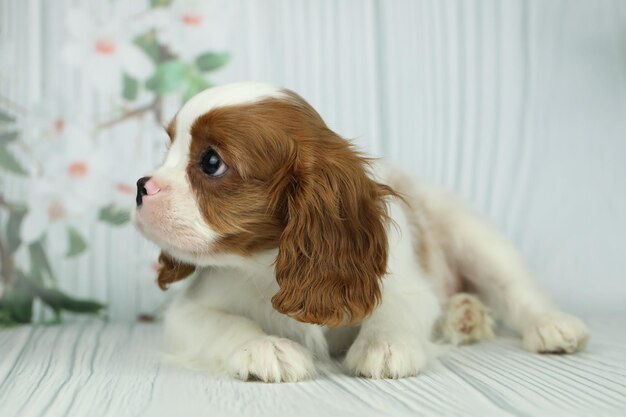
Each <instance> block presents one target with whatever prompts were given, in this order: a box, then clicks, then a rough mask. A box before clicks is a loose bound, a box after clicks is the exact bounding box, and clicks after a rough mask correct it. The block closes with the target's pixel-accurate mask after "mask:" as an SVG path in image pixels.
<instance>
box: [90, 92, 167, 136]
mask: <svg viewBox="0 0 626 417" xmlns="http://www.w3.org/2000/svg"><path fill="white" fill-rule="evenodd" d="M160 102H161V99H160V98H159V97H157V98H155V99H154V100H153V101H152V103H150V104H148V105H146V106H143V107H139V108H136V109H134V110H130V111H128V112H126V113H124V114H122V115H121V116H120V117H118V118H116V119H113V120H109V121H108V122H104V123H101V124H99V125H98V128H99V129H108V128H110V127H113V126H115V125H116V124H118V123H122V122H123V121H126V120H128V119H131V118H133V117H139V116H142V115H143V114H145V113H148V112H154V113H155V114H156V115H157V116H158V112H159V111H160V107H161V105H160Z"/></svg>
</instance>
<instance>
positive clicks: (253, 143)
mask: <svg viewBox="0 0 626 417" xmlns="http://www.w3.org/2000/svg"><path fill="white" fill-rule="evenodd" d="M288 94H289V98H288V99H282V100H281V99H267V100H264V101H262V102H257V103H253V104H247V105H237V106H228V107H221V108H217V109H214V110H211V111H210V112H208V113H207V114H205V115H204V116H202V117H200V118H198V120H197V121H196V122H195V123H194V125H193V126H192V128H191V136H192V143H191V149H190V161H189V165H188V167H187V175H188V177H189V180H190V182H191V185H192V189H193V190H194V193H195V194H196V198H197V201H198V203H199V206H200V209H201V211H202V213H203V215H204V217H205V219H206V221H207V222H208V224H210V225H211V227H212V228H214V229H215V230H216V231H217V232H218V233H219V234H220V235H221V236H222V238H221V239H220V240H219V241H218V242H217V244H216V245H215V247H214V248H213V250H215V251H220V252H227V253H232V252H235V253H240V254H243V255H248V254H251V253H254V252H257V251H260V250H265V249H271V248H278V257H277V259H276V279H277V282H278V284H279V287H280V289H279V291H278V293H277V294H276V295H274V297H273V298H272V303H273V305H274V307H275V308H276V309H277V310H278V311H280V312H282V313H284V314H288V315H290V316H292V317H294V318H295V319H297V320H300V321H304V322H309V323H318V324H327V325H331V326H336V325H340V324H344V323H354V322H358V321H360V320H362V319H363V318H365V317H366V316H367V315H368V314H370V313H371V311H372V310H373V309H374V308H375V307H376V305H377V304H378V303H379V301H380V297H381V291H380V287H379V280H380V279H381V278H382V277H383V275H384V274H385V273H386V268H387V250H388V248H387V233H386V225H387V223H388V217H387V212H386V210H387V209H386V204H385V202H384V199H385V198H386V197H387V196H391V195H395V193H394V192H393V190H392V189H391V188H389V187H387V186H385V185H381V184H378V183H376V182H374V181H373V180H371V179H370V178H369V177H368V175H367V172H366V170H367V164H368V161H367V159H366V158H364V157H362V156H361V155H360V154H359V153H358V152H356V151H355V150H354V149H353V147H352V146H351V144H350V143H349V142H347V141H346V140H344V139H343V138H341V137H339V136H338V135H337V134H335V133H334V132H333V131H331V130H330V129H329V128H328V127H327V126H326V124H325V123H324V121H323V120H322V118H321V117H320V116H319V115H318V114H317V112H316V111H315V110H314V109H313V108H312V107H311V106H310V105H308V104H307V103H306V102H305V101H304V100H303V99H302V98H300V97H299V96H297V95H296V94H295V93H291V92H289V93H288ZM209 148H213V149H215V150H216V151H217V152H218V153H219V154H220V156H221V157H222V159H223V161H224V162H225V163H226V164H227V165H228V166H229V169H228V171H227V172H226V173H225V174H224V175H223V176H221V177H217V178H215V177H209V176H207V175H206V174H205V173H204V172H203V171H202V169H201V161H202V157H203V156H204V154H205V152H206V151H207V150H208V149H209Z"/></svg>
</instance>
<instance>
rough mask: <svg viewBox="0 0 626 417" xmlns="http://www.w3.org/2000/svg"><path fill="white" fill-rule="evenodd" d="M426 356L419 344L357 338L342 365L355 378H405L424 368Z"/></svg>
mask: <svg viewBox="0 0 626 417" xmlns="http://www.w3.org/2000/svg"><path fill="white" fill-rule="evenodd" d="M426 362H427V355H426V352H424V348H423V347H422V346H420V345H419V343H406V342H403V341H397V342H390V341H387V340H361V339H359V338H357V340H356V341H355V342H354V344H353V345H352V346H351V347H350V349H349V350H348V354H347V355H346V359H345V365H346V366H347V368H348V369H349V370H350V372H352V373H353V374H355V375H359V376H364V377H367V378H405V377H408V376H414V375H417V374H418V373H419V372H420V371H421V370H422V369H424V367H425V366H426Z"/></svg>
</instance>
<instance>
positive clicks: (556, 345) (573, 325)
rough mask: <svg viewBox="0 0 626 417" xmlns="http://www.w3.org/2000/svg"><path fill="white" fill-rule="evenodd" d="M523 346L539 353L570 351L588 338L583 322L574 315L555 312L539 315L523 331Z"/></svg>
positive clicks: (574, 349)
mask: <svg viewBox="0 0 626 417" xmlns="http://www.w3.org/2000/svg"><path fill="white" fill-rule="evenodd" d="M523 339H524V348H525V349H527V350H529V351H531V352H540V353H572V352H577V351H579V350H582V349H583V348H584V347H585V344H586V343H587V340H588V339H589V332H588V331H587V326H585V323H583V322H582V321H580V320H579V319H577V318H576V317H574V316H570V315H567V314H563V313H555V314H550V315H546V316H544V317H541V318H540V319H538V320H537V321H535V322H534V323H533V324H532V325H530V326H528V328H527V329H526V330H525V331H524V335H523Z"/></svg>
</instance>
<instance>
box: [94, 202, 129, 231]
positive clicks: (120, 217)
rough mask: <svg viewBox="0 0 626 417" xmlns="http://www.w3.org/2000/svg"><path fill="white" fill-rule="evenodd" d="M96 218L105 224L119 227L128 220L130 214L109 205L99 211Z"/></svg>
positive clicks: (113, 205)
mask: <svg viewBox="0 0 626 417" xmlns="http://www.w3.org/2000/svg"><path fill="white" fill-rule="evenodd" d="M98 218H99V219H100V220H101V221H103V222H105V223H109V224H112V225H115V226H119V225H122V224H124V223H126V222H128V221H129V220H130V213H129V212H128V211H127V210H122V209H120V208H119V207H117V206H116V205H115V204H109V205H108V206H105V207H102V208H101V209H100V213H98Z"/></svg>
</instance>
